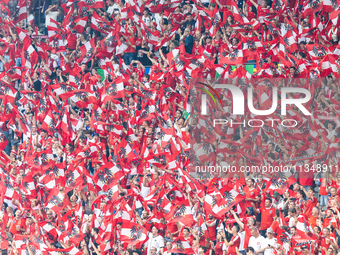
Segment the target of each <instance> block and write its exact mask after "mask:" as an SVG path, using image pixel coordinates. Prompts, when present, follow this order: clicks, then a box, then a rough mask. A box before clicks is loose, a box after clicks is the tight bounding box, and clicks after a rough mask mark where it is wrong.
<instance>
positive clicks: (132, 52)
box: [120, 35, 136, 65]
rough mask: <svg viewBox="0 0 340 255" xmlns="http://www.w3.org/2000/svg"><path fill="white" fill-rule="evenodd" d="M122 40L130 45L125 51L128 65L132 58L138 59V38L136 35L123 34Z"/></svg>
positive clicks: (125, 59)
mask: <svg viewBox="0 0 340 255" xmlns="http://www.w3.org/2000/svg"><path fill="white" fill-rule="evenodd" d="M120 41H121V42H122V43H124V42H125V43H126V44H127V45H128V47H127V49H126V50H125V51H124V61H125V64H126V65H130V64H131V62H132V60H134V59H136V45H135V44H136V40H135V38H134V35H132V36H129V37H127V36H125V35H122V37H121V38H120Z"/></svg>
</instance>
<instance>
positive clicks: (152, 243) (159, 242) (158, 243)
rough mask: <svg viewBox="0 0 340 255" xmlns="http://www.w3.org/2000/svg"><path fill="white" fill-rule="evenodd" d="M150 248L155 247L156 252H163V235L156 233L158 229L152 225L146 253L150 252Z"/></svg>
mask: <svg viewBox="0 0 340 255" xmlns="http://www.w3.org/2000/svg"><path fill="white" fill-rule="evenodd" d="M152 248H156V250H157V253H159V252H161V253H162V254H163V249H164V240H163V237H161V236H160V235H158V229H157V228H156V227H155V226H153V227H152V229H151V233H149V240H148V255H150V254H152Z"/></svg>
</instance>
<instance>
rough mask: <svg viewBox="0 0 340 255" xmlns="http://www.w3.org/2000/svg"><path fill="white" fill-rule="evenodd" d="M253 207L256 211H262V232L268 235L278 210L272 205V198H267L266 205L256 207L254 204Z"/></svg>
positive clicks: (263, 234)
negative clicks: (267, 232)
mask: <svg viewBox="0 0 340 255" xmlns="http://www.w3.org/2000/svg"><path fill="white" fill-rule="evenodd" d="M253 208H254V209H255V212H256V213H261V228H260V233H261V235H262V236H264V237H266V231H267V229H268V228H270V226H271V225H272V224H273V221H274V217H275V216H276V210H275V208H274V207H273V206H272V200H271V199H270V198H266V201H265V203H264V207H262V208H259V209H256V208H255V206H254V205H253Z"/></svg>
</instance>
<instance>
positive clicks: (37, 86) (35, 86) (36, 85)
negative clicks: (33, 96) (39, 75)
mask: <svg viewBox="0 0 340 255" xmlns="http://www.w3.org/2000/svg"><path fill="white" fill-rule="evenodd" d="M33 89H34V91H41V82H40V81H39V80H36V81H35V82H33Z"/></svg>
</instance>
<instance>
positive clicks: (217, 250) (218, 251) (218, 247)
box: [215, 241, 224, 255]
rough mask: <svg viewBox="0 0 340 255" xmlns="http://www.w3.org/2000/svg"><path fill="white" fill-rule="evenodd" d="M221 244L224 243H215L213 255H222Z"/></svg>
mask: <svg viewBox="0 0 340 255" xmlns="http://www.w3.org/2000/svg"><path fill="white" fill-rule="evenodd" d="M223 244H224V242H218V241H217V242H216V246H215V255H223V250H222V249H223Z"/></svg>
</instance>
